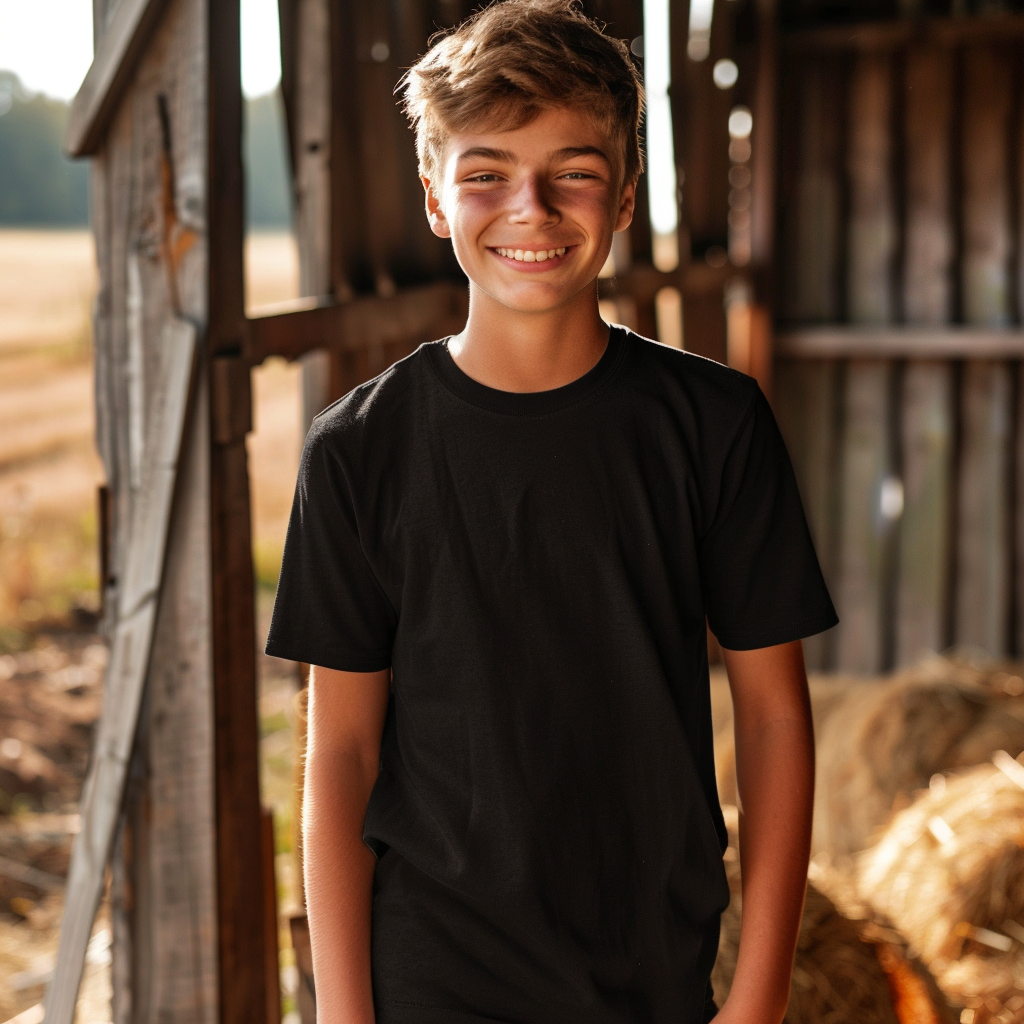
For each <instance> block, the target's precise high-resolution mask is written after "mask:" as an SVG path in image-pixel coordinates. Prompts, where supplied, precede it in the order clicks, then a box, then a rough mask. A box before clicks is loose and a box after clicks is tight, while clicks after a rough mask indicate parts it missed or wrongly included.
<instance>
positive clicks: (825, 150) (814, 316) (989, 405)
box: [777, 18, 1024, 673]
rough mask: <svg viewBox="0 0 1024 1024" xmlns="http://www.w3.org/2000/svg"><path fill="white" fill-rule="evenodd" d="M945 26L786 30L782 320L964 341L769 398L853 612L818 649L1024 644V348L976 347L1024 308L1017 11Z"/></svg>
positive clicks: (898, 656)
mask: <svg viewBox="0 0 1024 1024" xmlns="http://www.w3.org/2000/svg"><path fill="white" fill-rule="evenodd" d="M936 24H937V27H936V29H935V30H934V31H931V32H920V33H906V32H901V31H900V23H899V22H898V21H893V22H888V23H881V24H879V25H877V26H868V28H867V29H865V30H864V31H862V32H861V33H860V34H859V35H855V34H854V33H850V32H847V33H845V34H843V33H840V34H837V33H835V32H829V31H822V32H819V33H818V34H815V33H814V31H813V28H806V27H805V28H804V30H803V31H802V32H799V33H793V34H790V35H789V36H788V37H787V38H786V41H785V42H784V51H783V52H784V59H783V62H782V67H783V72H782V101H781V105H780V112H781V117H782V128H781V135H780V144H781V149H782V152H781V157H780V174H781V178H780V190H779V200H778V201H779V216H780V222H781V232H780V245H779V253H778V269H779V273H780V289H779V294H778V304H777V312H778V316H779V320H780V329H781V330H782V332H783V333H785V332H787V331H791V332H793V335H794V336H795V337H799V336H800V331H801V329H803V330H804V331H805V332H806V331H807V330H808V329H809V328H812V327H826V326H831V327H843V328H846V329H848V332H849V333H848V338H849V339H852V340H850V341H849V343H848V347H852V348H854V349H855V348H856V347H857V339H858V338H860V339H861V340H862V341H863V340H864V339H870V332H871V330H873V329H875V330H886V329H888V330H889V332H890V333H889V334H887V335H885V337H888V338H890V339H891V342H890V343H891V345H892V346H893V348H894V349H898V348H900V347H901V345H902V344H903V343H902V342H901V340H900V332H901V331H904V330H911V329H912V330H914V331H916V332H917V334H916V336H917V337H918V338H923V339H924V341H925V342H926V344H925V346H924V347H925V348H928V347H929V344H930V347H931V348H933V349H934V348H935V347H936V345H937V344H938V343H939V342H940V341H941V340H942V339H943V338H946V339H948V344H950V345H951V346H952V347H951V348H950V349H949V351H950V353H951V356H952V358H945V359H939V358H935V357H934V356H932V357H929V356H927V355H922V356H921V357H914V356H913V355H910V356H908V355H907V354H906V353H905V352H901V353H900V354H899V355H897V354H895V353H894V355H893V356H891V357H887V356H886V354H885V351H884V346H883V347H882V348H881V350H878V349H877V347H876V349H875V350H873V351H872V354H871V355H870V356H869V355H868V354H867V349H865V354H864V355H860V356H858V355H853V354H851V355H850V356H846V357H844V356H842V355H837V356H836V357H834V358H826V357H822V358H808V357H807V356H806V355H804V356H802V357H800V358H795V357H793V358H783V359H781V360H780V362H779V365H778V381H779V386H778V391H777V406H778V412H779V415H780V419H781V421H782V424H783V429H784V432H785V433H786V436H787V440H788V441H789V443H790V447H791V450H792V452H793V455H794V460H795V462H796V466H797V472H798V476H799V478H800V483H801V488H802V492H803V495H804V500H805V504H806V506H807V510H808V514H809V517H810V519H811V523H812V529H813V532H814V535H815V540H816V544H817V546H818V550H819V553H820V555H821V559H822V562H823V566H824V568H825V571H826V576H827V578H828V580H829V584H830V588H831V590H832V593H833V596H834V597H835V599H836V603H837V609H838V611H839V616H840V619H841V622H840V625H839V626H838V627H837V628H836V629H835V630H834V631H833V632H832V634H830V635H828V636H825V637H823V638H819V639H816V640H815V641H813V642H811V643H810V644H809V645H808V652H809V660H810V662H811V665H812V667H814V668H819V669H828V668H835V669H841V670H843V671H853V672H864V673H877V672H880V671H882V670H885V669H887V668H889V667H891V666H894V665H896V666H898V665H903V664H907V663H910V662H912V661H914V660H916V659H918V658H919V657H921V656H922V655H923V654H926V653H927V652H929V651H937V650H943V649H946V648H947V647H950V646H957V647H961V648H967V649H971V650H975V651H979V652H983V653H985V654H988V655H989V656H994V657H1000V656H1005V655H1012V654H1020V653H1022V651H1021V648H1020V639H1019V638H1020V636H1021V634H1022V627H1021V624H1020V623H1021V615H1022V611H1024V609H1022V607H1021V603H1020V600H1019V597H1018V596H1017V595H1016V592H1015V588H1016V587H1017V586H1018V584H1017V583H1016V582H1015V581H1016V580H1019V578H1020V569H1019V566H1020V546H1019V542H1018V539H1017V538H1016V537H1015V532H1016V533H1019V529H1020V528H1019V525H1015V524H1019V523H1020V521H1021V518H1022V517H1021V509H1022V506H1021V500H1020V497H1019V492H1020V487H1019V467H1015V465H1014V460H1013V452H1014V447H1013V443H1014V436H1015V431H1018V430H1019V423H1020V415H1019V412H1018V410H1019V407H1020V401H1021V394H1020V363H1019V361H1018V360H1015V359H1010V360H1007V359H1003V358H993V357H992V356H988V355H983V354H977V355H976V354H975V350H974V349H973V348H972V345H978V344H981V343H983V342H984V338H986V337H990V335H986V334H985V333H984V332H986V331H989V332H992V331H995V332H1000V331H1008V330H1009V331H1012V330H1019V328H1020V326H1021V319H1020V310H1021V296H1020V284H1019V280H1018V276H1017V268H1018V267H1019V266H1020V258H1019V256H1018V255H1017V254H1018V251H1019V246H1020V229H1019V210H1020V208H1021V191H1020V166H1021V162H1020V150H1019V146H1020V143H1019V119H1020V110H1021V80H1020V75H1019V71H1018V69H1019V68H1020V67H1021V66H1022V63H1021V58H1022V56H1024V53H1022V46H1024V43H1022V42H1021V38H1022V26H1021V24H1020V23H1019V22H1018V21H1015V20H1013V19H1012V18H1010V19H1008V20H1006V21H1004V22H1003V23H1002V25H1001V30H989V31H986V30H985V22H984V21H983V20H982V19H978V22H977V23H974V22H972V21H971V19H962V20H959V21H957V20H946V21H942V22H939V23H936ZM988 24H990V25H991V24H992V23H991V22H989V23H988ZM968 329H976V330H977V331H978V332H981V333H976V334H973V335H965V334H964V332H965V331H966V330H968ZM858 330H859V332H860V333H859V334H858ZM958 332H959V333H958ZM929 337H930V338H932V342H933V343H929V342H928V339H929ZM958 337H965V338H967V339H968V340H965V341H964V342H963V343H962V345H960V347H959V348H957V346H958V344H959V343H958V342H957V340H956V339H957V338H958ZM992 337H996V336H992ZM971 339H974V340H971ZM979 339H980V340H979ZM844 344H846V343H845V342H844ZM1000 344H1002V343H1000ZM862 347H863V346H862ZM868 348H870V346H868ZM1007 350H1008V351H1009V349H1007Z"/></svg>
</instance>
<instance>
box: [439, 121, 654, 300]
mask: <svg viewBox="0 0 1024 1024" xmlns="http://www.w3.org/2000/svg"><path fill="white" fill-rule="evenodd" d="M619 148H620V143H619V141H618V140H617V139H616V138H615V137H614V136H612V135H611V134H610V133H609V132H608V130H607V129H605V128H603V127H602V126H601V125H600V124H599V123H598V122H597V120H596V119H595V118H592V117H590V116H589V115H588V114H586V113H585V112H583V111H580V110H574V109H572V108H568V107H557V108H554V109H550V110H546V111H544V112H543V113H541V114H540V115H539V116H538V117H536V118H535V119H534V120H533V121H531V122H530V123H529V124H526V125H524V126H523V127H521V128H516V129H515V130H513V131H499V132H488V131H480V132H453V133H451V134H449V135H448V137H447V146H446V150H445V160H444V164H443V166H442V168H440V170H441V171H442V173H443V179H442V180H441V181H440V182H432V181H430V180H429V179H427V178H423V179H422V180H423V185H424V188H425V189H426V192H427V216H428V218H429V220H430V226H431V229H432V230H433V232H434V234H436V235H439V236H440V237H442V238H450V239H451V240H452V246H453V248H454V250H455V256H456V258H457V259H458V261H459V264H460V266H461V267H462V269H463V270H464V271H465V272H466V275H467V276H468V277H469V279H470V281H471V282H472V283H473V285H474V286H475V287H476V288H477V289H479V290H481V291H482V292H484V293H485V294H486V295H488V296H489V297H490V298H491V299H493V300H495V301H497V302H498V303H500V304H501V305H503V306H505V307H507V308H509V309H515V310H517V311H521V312H533V313H541V312H544V311H546V310H550V309H555V308H557V307H559V306H561V305H563V304H564V303H565V302H567V301H568V300H569V299H571V298H572V297H574V296H575V295H577V294H579V292H580V291H581V290H582V289H584V288H586V287H588V286H589V285H592V284H593V282H594V280H595V279H596V278H597V275H598V273H599V272H600V270H601V267H602V266H603V265H604V261H605V259H606V258H607V256H608V252H609V250H610V248H611V244H612V235H613V234H614V233H615V232H616V231H621V230H623V229H624V228H626V227H628V225H629V222H630V220H631V219H632V216H633V201H634V195H635V192H636V184H635V182H627V183H626V184H622V182H621V177H622V170H621V166H622V158H621V156H620V154H619V152H618V150H619ZM517 255H518V257H519V258H518V259H517V258H516V256H517Z"/></svg>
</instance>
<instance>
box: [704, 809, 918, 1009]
mask: <svg viewBox="0 0 1024 1024" xmlns="http://www.w3.org/2000/svg"><path fill="white" fill-rule="evenodd" d="M726 811H727V814H726V820H727V823H728V824H730V825H732V826H733V828H731V829H730V839H731V844H732V845H730V847H729V851H728V852H727V854H726V861H725V864H726V874H727V876H728V879H729V891H730V893H731V894H732V901H731V902H730V904H729V907H728V909H727V910H726V912H725V914H723V915H722V936H721V941H720V943H719V951H718V960H717V961H716V963H715V969H714V972H713V973H712V975H711V983H712V985H713V986H714V990H715V1001H716V1002H717V1003H718V1005H719V1006H721V1005H722V1002H723V1001H724V999H725V997H726V996H727V995H728V994H729V988H730V986H731V984H732V977H733V974H734V973H735V970H736V957H737V954H738V951H739V937H740V920H741V915H742V903H743V901H742V894H741V886H740V865H739V854H738V850H737V848H736V845H735V843H736V840H735V831H734V827H735V808H727V809H726ZM785 1019H786V1024H900V1022H899V1018H898V1017H897V1016H896V1012H895V1010H894V1009H893V1000H892V994H891V991H890V985H889V980H888V977H887V975H886V972H885V971H884V970H883V968H882V966H881V964H880V963H879V959H878V956H877V955H876V953H875V949H874V946H873V945H872V944H871V943H869V942H866V941H864V939H863V938H862V936H861V932H860V928H859V926H858V923H857V922H855V921H851V920H848V919H847V918H845V917H843V915H842V914H840V913H839V911H838V910H837V909H836V906H835V904H833V903H832V901H831V900H830V899H829V898H828V897H827V896H826V895H825V894H824V893H823V892H821V891H820V890H819V889H818V888H817V887H816V886H814V885H813V884H812V885H809V886H808V889H807V900H806V903H805V906H804V916H803V922H802V924H801V926H800V936H799V939H798V940H797V952H796V963H795V965H794V968H793V980H792V983H791V985H790V997H789V1008H788V1009H787V1010H786V1018H785Z"/></svg>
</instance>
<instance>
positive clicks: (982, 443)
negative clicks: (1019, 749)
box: [953, 46, 1013, 657]
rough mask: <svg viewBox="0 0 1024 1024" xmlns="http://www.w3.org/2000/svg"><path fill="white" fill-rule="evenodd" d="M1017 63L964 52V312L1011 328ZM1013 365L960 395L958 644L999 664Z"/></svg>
mask: <svg viewBox="0 0 1024 1024" xmlns="http://www.w3.org/2000/svg"><path fill="white" fill-rule="evenodd" d="M1012 82H1013V76H1012V65H1011V61H1010V59H1009V57H1008V54H1007V52H1006V51H1005V50H1003V49H1001V48H999V47H993V46H987V47H971V48H969V49H968V50H966V51H965V53H964V97H963V104H964V111H963V140H962V146H963V148H962V152H961V161H962V178H963V254H962V265H961V289H962V307H963V314H964V319H965V321H966V322H967V323H968V324H971V325H975V326H979V327H981V326H983V327H1002V326H1005V325H1006V324H1007V323H1008V322H1009V317H1010V312H1011V302H1010V276H1009V274H1010V266H1009V258H1010V251H1011V245H1012V242H1011V238H1012V235H1011V229H1010V199H1009V191H1010V188H1009V167H1010V163H1009V143H1010V113H1011V103H1012ZM1010 417H1011V386H1010V370H1009V367H1008V366H1006V365H1005V364H1001V363H990V362H985V363H982V362H970V363H967V364H966V365H965V367H964V372H963V386H962V393H961V396H960V420H961V444H960V452H959V486H958V495H957V497H958V508H957V512H958V516H957V523H958V532H957V542H956V568H957V585H956V597H955V602H954V637H953V639H954V641H955V642H956V643H957V644H960V645H965V646H968V647H977V648H981V649H983V650H985V651H987V652H988V653H989V654H990V655H992V656H994V657H998V656H1000V655H1003V654H1005V653H1006V651H1007V643H1008V639H1009V637H1008V627H1009V615H1010V579H1009V568H1008V566H1009V563H1010V559H1011V549H1010V532H1009V521H1008V514H1009V507H1008V505H1009V500H1010V495H1011V491H1010V479H1009V473H1010V465H1011V459H1010V450H1009V445H1010V439H1011V435H1010Z"/></svg>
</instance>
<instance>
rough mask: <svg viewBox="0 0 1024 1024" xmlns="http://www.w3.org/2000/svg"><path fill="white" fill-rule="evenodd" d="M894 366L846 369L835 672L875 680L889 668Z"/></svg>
mask: <svg viewBox="0 0 1024 1024" xmlns="http://www.w3.org/2000/svg"><path fill="white" fill-rule="evenodd" d="M891 387H892V367H891V364H890V363H888V362H887V361H884V360H878V361H868V360H862V361H857V362H851V363H849V364H848V365H847V368H846V381H845V396H844V399H843V434H842V451H841V455H840V460H841V472H840V486H839V495H840V497H839V500H840V503H841V510H842V512H841V523H840V534H839V552H838V558H837V563H838V564H837V573H836V575H837V585H836V589H835V591H834V592H833V597H834V598H835V601H836V608H837V611H838V613H839V619H840V622H839V627H838V630H839V636H838V640H837V643H836V668H837V669H839V670H840V671H844V672H857V673H865V674H871V675H875V674H878V673H879V672H881V671H882V670H883V668H884V667H885V665H886V660H887V656H888V652H887V650H886V644H887V637H886V633H885V628H884V627H885V614H886V611H887V610H888V609H887V607H886V600H885V598H886V583H887V572H888V569H889V565H888V561H887V559H888V557H889V555H890V550H889V545H888V543H887V542H888V541H889V540H890V534H891V523H890V522H888V521H887V520H886V519H885V518H884V517H883V516H882V514H881V509H880V498H881V490H882V486H883V482H884V481H885V480H886V478H887V477H888V476H889V474H890V473H891V468H892V467H891V459H890V437H889V412H890V404H891V400H890V390H891Z"/></svg>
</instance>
